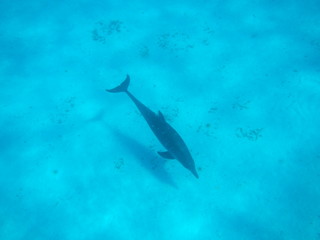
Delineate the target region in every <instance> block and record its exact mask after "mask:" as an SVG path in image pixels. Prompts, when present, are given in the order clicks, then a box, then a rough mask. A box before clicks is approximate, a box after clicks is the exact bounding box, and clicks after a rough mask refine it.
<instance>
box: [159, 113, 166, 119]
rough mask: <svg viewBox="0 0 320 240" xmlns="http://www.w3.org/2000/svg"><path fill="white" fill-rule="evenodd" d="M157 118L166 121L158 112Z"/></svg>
mask: <svg viewBox="0 0 320 240" xmlns="http://www.w3.org/2000/svg"><path fill="white" fill-rule="evenodd" d="M158 117H159V118H160V119H161V120H163V121H166V120H165V119H164V116H163V114H162V112H160V111H158Z"/></svg>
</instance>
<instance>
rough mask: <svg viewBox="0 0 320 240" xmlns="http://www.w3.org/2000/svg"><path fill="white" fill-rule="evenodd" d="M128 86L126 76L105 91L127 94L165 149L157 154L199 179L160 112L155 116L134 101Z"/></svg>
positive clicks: (189, 156) (181, 141)
mask: <svg viewBox="0 0 320 240" xmlns="http://www.w3.org/2000/svg"><path fill="white" fill-rule="evenodd" d="M129 84H130V77H129V75H127V78H126V79H125V80H124V81H123V82H122V83H121V84H120V85H119V86H117V87H115V88H112V89H109V90H108V89H107V90H106V91H108V92H111V93H118V92H125V93H127V94H128V96H129V97H130V98H131V100H132V101H133V102H134V103H135V105H136V106H137V107H138V109H139V111H140V112H141V114H142V116H143V117H144V119H145V120H146V121H147V123H148V125H149V127H150V128H151V130H152V132H153V133H154V134H155V135H156V137H157V138H158V140H159V141H160V143H161V144H162V145H163V146H164V147H165V148H166V149H167V151H166V152H158V154H159V155H160V156H161V157H163V158H167V159H177V160H178V161H179V162H180V163H181V164H182V165H183V166H184V167H185V168H186V169H188V170H190V171H191V172H192V173H193V175H194V176H195V177H196V178H199V176H198V173H197V171H196V168H195V164H194V161H193V158H192V156H191V154H190V152H189V150H188V147H187V145H186V144H185V143H184V141H183V140H182V138H181V137H180V135H179V134H178V133H177V132H176V130H174V129H173V128H172V127H171V126H170V125H169V123H167V122H166V120H165V119H164V116H163V115H162V113H161V112H160V111H159V112H158V114H156V113H154V112H152V111H151V110H150V109H149V108H147V107H146V106H145V105H144V104H142V103H141V102H140V101H139V100H138V99H136V98H135V97H134V96H133V95H132V94H131V93H130V92H129V91H128V86H129Z"/></svg>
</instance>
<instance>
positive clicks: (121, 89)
mask: <svg viewBox="0 0 320 240" xmlns="http://www.w3.org/2000/svg"><path fill="white" fill-rule="evenodd" d="M129 84H130V76H129V75H127V78H126V80H124V81H123V82H122V83H121V84H120V85H119V86H118V87H115V88H112V89H106V91H107V92H112V93H117V92H128V86H129Z"/></svg>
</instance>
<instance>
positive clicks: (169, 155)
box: [158, 151, 175, 159]
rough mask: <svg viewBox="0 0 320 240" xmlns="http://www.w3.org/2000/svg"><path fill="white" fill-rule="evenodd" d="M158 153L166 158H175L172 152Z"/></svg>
mask: <svg viewBox="0 0 320 240" xmlns="http://www.w3.org/2000/svg"><path fill="white" fill-rule="evenodd" d="M158 154H159V155H160V156H161V157H163V158H166V159H174V158H175V157H174V156H172V154H171V153H170V152H168V151H167V152H158Z"/></svg>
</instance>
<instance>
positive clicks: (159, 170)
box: [111, 128, 178, 188]
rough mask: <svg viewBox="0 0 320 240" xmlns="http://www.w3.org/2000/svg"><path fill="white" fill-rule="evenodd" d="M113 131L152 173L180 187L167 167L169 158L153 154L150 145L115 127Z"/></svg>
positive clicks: (160, 179) (167, 182) (175, 186)
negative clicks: (147, 145)
mask: <svg viewBox="0 0 320 240" xmlns="http://www.w3.org/2000/svg"><path fill="white" fill-rule="evenodd" d="M111 131H112V133H113V135H114V136H115V137H116V138H117V139H118V140H119V141H120V142H121V143H122V144H123V145H124V146H125V147H126V148H127V149H128V150H129V151H130V152H131V153H132V154H133V155H134V157H135V160H137V161H138V162H139V164H141V166H142V167H143V168H145V169H146V170H147V171H148V172H149V173H151V175H153V176H154V177H155V178H156V179H158V180H159V181H161V182H162V183H165V184H168V185H170V186H171V187H174V188H178V187H177V185H176V184H175V182H174V181H173V179H172V177H171V176H170V174H169V173H168V172H167V170H166V169H165V163H166V162H167V160H165V159H162V158H159V157H158V156H157V155H155V154H152V151H150V149H149V148H148V147H146V146H144V145H143V144H141V143H139V142H138V141H137V140H135V139H133V138H131V137H130V136H128V135H126V134H124V133H122V132H121V131H119V130H118V129H115V128H113V129H111Z"/></svg>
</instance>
